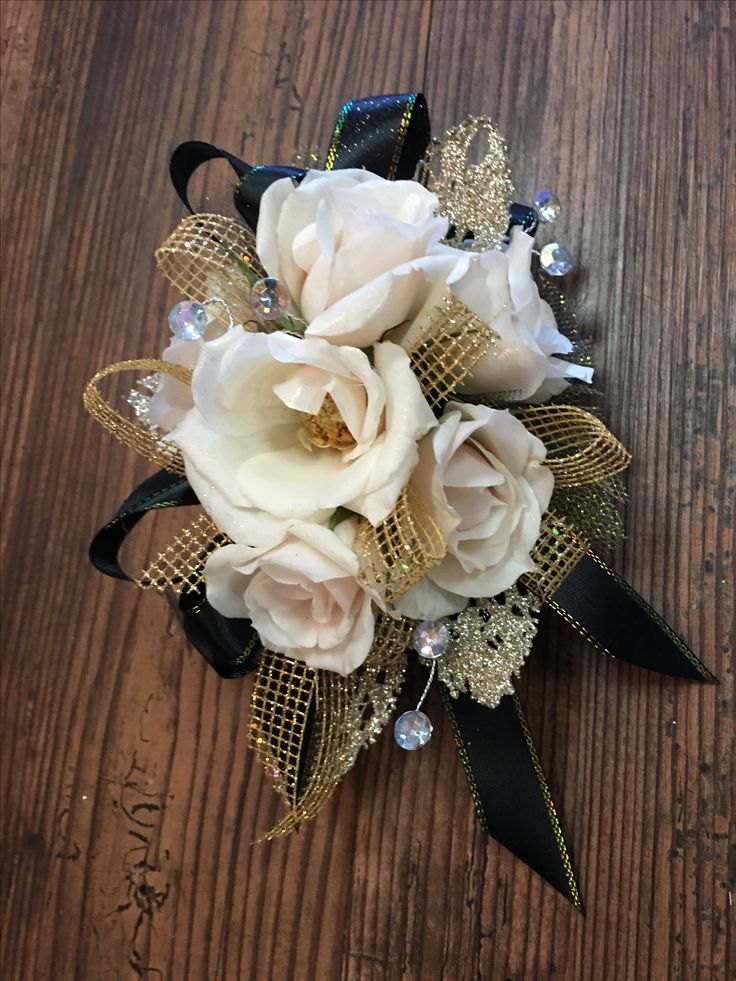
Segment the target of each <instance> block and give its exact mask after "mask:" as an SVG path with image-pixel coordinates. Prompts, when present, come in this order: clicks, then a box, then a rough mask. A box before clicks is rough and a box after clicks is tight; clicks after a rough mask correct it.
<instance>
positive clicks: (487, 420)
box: [149, 170, 591, 674]
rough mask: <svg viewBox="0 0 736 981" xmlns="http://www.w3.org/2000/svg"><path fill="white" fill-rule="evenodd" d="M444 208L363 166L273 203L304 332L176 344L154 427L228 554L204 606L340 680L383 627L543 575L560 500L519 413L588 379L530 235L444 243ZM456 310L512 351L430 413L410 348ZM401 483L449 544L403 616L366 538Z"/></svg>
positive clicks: (287, 191) (281, 266) (269, 260)
mask: <svg viewBox="0 0 736 981" xmlns="http://www.w3.org/2000/svg"><path fill="white" fill-rule="evenodd" d="M437 210H438V202H437V198H436V197H435V196H434V195H433V194H432V193H430V192H429V191H428V190H427V189H426V188H424V187H423V186H422V185H421V184H419V183H416V182H414V181H401V180H399V181H387V180H384V179H383V178H381V177H378V176H376V175H374V174H371V173H369V172H367V171H363V170H338V171H335V172H321V171H310V172H308V173H307V175H306V176H305V177H304V179H303V180H302V182H301V183H300V184H299V185H298V186H295V185H294V183H293V182H292V181H291V180H290V179H288V178H285V179H282V180H277V181H276V182H275V183H273V184H272V185H271V186H270V188H269V189H268V190H267V191H266V193H265V194H264V195H263V198H262V201H261V207H260V216H259V221H258V229H257V240H256V244H257V251H258V255H259V258H260V261H261V262H262V264H263V266H264V268H265V269H266V270H267V272H268V275H269V276H271V277H274V278H276V279H278V280H279V281H280V282H281V283H282V284H283V285H284V286H285V287H286V289H287V290H288V293H289V298H290V310H289V312H290V314H292V315H294V316H295V317H298V318H300V319H301V320H303V321H304V322H305V323H306V328H305V330H304V333H303V335H302V336H298V335H296V334H293V333H289V332H286V331H283V330H274V331H272V332H270V333H265V332H263V333H261V332H253V331H248V330H244V329H242V328H235V329H230V330H226V331H224V332H223V330H222V329H221V328H219V327H218V326H216V324H215V322H214V321H213V322H212V323H211V324H210V327H209V328H208V330H207V332H206V333H205V335H204V336H203V337H202V338H201V339H200V340H193V341H182V340H179V339H174V341H173V342H172V344H171V345H170V347H169V348H168V349H167V351H166V352H164V358H165V359H166V360H168V361H171V362H174V363H178V364H183V365H189V366H192V367H193V369H194V370H193V375H192V383H191V387H189V386H187V385H185V384H183V383H182V382H181V381H177V380H174V379H171V378H165V379H163V380H162V382H161V384H160V388H159V390H158V392H157V393H156V395H155V396H154V398H153V400H152V402H151V405H150V409H149V414H150V418H151V420H152V421H153V422H154V423H156V424H157V425H159V426H160V427H161V428H163V429H165V430H166V431H167V433H168V437H167V438H168V439H170V440H171V441H173V443H174V444H175V445H176V446H177V447H178V449H179V450H180V451H181V454H182V457H183V460H184V463H185V467H186V475H187V478H188V480H189V482H190V484H191V486H192V488H193V489H194V491H195V493H196V494H197V496H198V498H199V500H200V502H201V504H202V506H203V508H204V509H205V510H206V511H207V513H208V514H209V515H210V517H211V518H212V520H213V521H214V523H215V524H216V525H217V527H218V528H219V529H220V530H221V531H222V532H223V533H224V534H225V535H227V536H228V538H229V539H230V543H229V544H227V545H225V546H223V547H221V548H219V549H217V550H216V551H215V552H214V553H213V554H212V555H211V556H210V558H209V559H208V562H207V565H206V568H205V580H206V587H207V596H208V599H209V601H210V603H211V604H212V605H213V606H214V607H215V609H216V610H218V611H219V612H220V613H222V614H223V615H225V616H229V617H247V618H249V619H250V620H251V621H252V623H253V625H254V627H255V628H256V630H257V631H258V633H259V635H260V638H261V640H262V642H263V644H264V646H266V647H268V648H270V649H271V650H273V651H276V652H279V653H281V654H284V655H286V656H288V657H292V658H296V659H299V660H302V661H304V662H306V663H307V664H308V665H310V666H312V667H315V668H327V669H329V670H333V671H336V672H339V673H340V674H348V673H349V672H351V671H353V670H355V669H356V668H357V667H359V666H360V665H361V664H362V662H363V661H364V660H365V658H366V657H367V655H368V654H369V652H370V650H371V645H372V642H373V631H374V621H375V617H376V612H377V610H378V609H381V610H384V611H385V612H387V613H389V614H401V615H403V616H407V617H410V618H416V619H436V618H438V617H441V616H445V615H448V614H451V613H457V612H459V611H461V610H462V609H464V608H465V607H466V606H467V604H468V603H469V601H471V600H472V599H473V598H478V597H488V596H494V595H497V594H498V593H500V592H501V591H503V590H504V589H507V588H508V587H509V586H511V585H512V584H513V583H514V582H515V581H516V580H517V579H518V578H519V576H520V575H522V574H523V573H525V572H528V571H531V570H532V569H533V563H532V561H531V558H530V553H531V551H532V548H533V546H534V544H535V542H536V540H537V538H538V536H539V531H540V522H541V517H542V514H543V513H544V511H545V510H546V508H547V506H548V504H549V500H550V496H551V494H552V489H553V477H552V473H551V471H550V470H549V468H548V467H546V466H545V464H544V460H545V449H544V445H543V444H542V443H541V442H540V440H539V439H537V438H536V437H535V436H533V435H532V434H531V433H530V432H528V431H527V429H526V428H525V427H524V425H523V424H522V422H521V421H519V419H517V418H516V417H515V416H514V415H512V414H511V413H510V412H509V411H508V409H498V408H490V407H489V406H488V405H487V404H477V403H476V401H475V400H476V399H477V397H478V395H481V394H482V395H483V397H484V398H483V402H493V401H496V403H498V401H499V400H500V399H501V398H502V397H503V398H508V397H509V396H510V394H513V397H514V398H516V399H517V400H523V401H525V402H542V401H544V400H546V399H548V398H550V397H552V396H553V395H557V394H559V393H560V392H561V391H562V390H563V389H564V388H565V387H566V386H567V385H568V383H569V380H570V379H572V378H576V379H580V380H584V381H589V380H590V374H591V372H590V369H589V368H585V367H582V366H579V365H575V364H573V363H571V362H570V361H568V360H564V359H562V358H560V357H559V355H568V354H569V353H570V351H571V344H570V341H569V339H568V338H566V337H565V336H564V335H563V334H561V333H560V332H559V331H558V329H557V326H556V324H555V318H554V315H553V313H552V310H551V309H550V307H549V306H548V305H547V304H546V303H545V302H544V301H543V300H542V299H541V298H540V295H539V291H538V289H537V286H536V284H535V281H534V279H533V277H532V274H531V249H532V239H531V238H530V237H529V236H528V235H526V234H525V233H524V232H523V231H521V230H520V229H518V228H515V229H514V230H513V233H512V235H511V238H510V241H509V243H508V245H507V247H506V248H505V249H504V250H500V249H495V250H490V251H487V252H481V253H476V252H470V251H465V250H463V249H459V248H453V247H451V246H450V245H448V244H447V243H446V241H445V239H446V236H447V233H448V221H447V219H445V218H442V217H438V215H437ZM447 296H453V297H455V298H456V299H457V300H459V301H460V302H462V303H463V304H464V305H465V306H466V307H467V308H468V309H469V310H470V311H472V313H473V314H475V316H476V317H478V318H480V320H482V321H483V322H484V323H486V324H488V325H489V326H490V327H491V328H492V330H493V331H494V332H495V335H496V336H497V338H498V342H497V343H496V344H495V345H494V347H493V348H492V350H491V351H490V352H489V353H488V354H487V355H485V356H484V357H483V358H482V359H481V360H479V361H478V363H477V364H476V365H475V366H474V368H473V371H472V372H471V373H470V374H469V375H468V376H467V377H466V378H465V379H464V380H463V382H462V384H461V386H460V390H459V391H457V392H456V393H455V396H454V399H455V400H453V401H449V402H447V403H446V404H445V405H444V406H443V407H442V410H441V414H440V415H439V416H437V415H436V414H435V412H433V411H432V408H431V407H430V404H429V402H428V401H427V398H426V397H425V393H424V392H423V390H422V387H421V385H420V382H419V380H418V379H417V377H416V375H415V373H414V371H413V370H412V362H411V360H410V357H409V354H408V353H407V350H406V348H405V338H407V337H408V336H410V335H411V328H412V325H413V324H414V323H415V322H416V321H417V318H420V317H422V316H423V315H425V314H426V312H427V310H429V309H432V308H433V307H435V306H436V305H437V303H438V301H439V300H440V299H441V298H444V297H447ZM407 485H409V486H410V487H411V488H412V490H413V492H414V493H415V494H416V495H417V497H418V498H420V499H421V500H422V502H423V504H424V506H425V507H426V508H427V510H428V511H429V513H430V514H431V516H432V519H433V520H434V522H435V523H436V525H437V527H438V528H439V529H440V531H441V534H442V537H443V539H444V541H445V542H446V546H447V548H446V553H445V555H444V558H442V560H441V561H440V562H439V563H438V564H436V565H435V566H434V567H433V568H431V569H430V570H429V571H428V572H427V574H426V575H425V576H424V577H423V578H422V579H421V580H420V581H419V582H418V583H416V585H414V587H413V588H412V589H411V590H410V591H409V592H407V593H406V594H405V595H403V596H402V597H401V598H400V599H399V600H398V601H396V602H395V603H394V604H393V605H389V604H387V602H386V599H385V597H384V596H382V595H380V594H379V592H377V591H376V590H375V589H374V588H372V587H371V586H370V585H369V581H368V580H367V579H366V577H364V576H361V570H360V567H359V565H360V563H359V560H358V556H357V555H356V551H355V547H354V546H355V536H356V529H357V528H358V524H359V522H361V521H363V522H369V523H370V525H372V526H374V527H378V526H379V525H380V524H381V523H382V522H384V521H385V520H386V518H387V517H388V516H389V515H390V514H391V512H392V510H393V509H394V508H395V506H396V505H397V501H398V500H399V497H400V495H401V493H402V491H403V490H404V488H406V487H407Z"/></svg>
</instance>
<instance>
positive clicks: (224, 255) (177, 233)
mask: <svg viewBox="0 0 736 981" xmlns="http://www.w3.org/2000/svg"><path fill="white" fill-rule="evenodd" d="M156 262H157V264H158V268H159V269H160V270H161V272H162V274H163V275H164V276H165V277H166V279H167V280H168V281H169V282H170V283H171V285H172V286H173V287H174V288H175V289H176V290H177V291H178V292H180V293H183V294H184V296H186V297H187V298H188V299H190V300H196V301H197V302H199V303H203V302H204V301H205V300H209V299H210V298H211V297H213V296H220V297H222V299H223V300H224V301H225V302H226V303H227V305H228V306H229V307H230V310H231V312H232V315H233V318H234V319H235V321H236V323H243V324H245V323H249V322H253V323H256V322H257V318H256V315H255V313H254V311H253V308H252V307H251V305H250V302H249V301H248V294H249V291H250V286H251V285H252V283H254V282H255V281H256V280H259V279H262V278H263V277H264V276H265V275H266V273H265V270H264V269H263V267H262V266H261V264H260V262H259V260H258V256H257V254H256V247H255V236H254V235H253V232H251V230H250V229H249V228H247V227H246V226H245V225H242V224H241V223H240V222H237V221H235V220H234V219H232V218H225V217H223V216H222V215H208V214H201V215H188V216H187V217H186V218H182V220H181V221H180V222H179V224H178V225H177V226H176V228H175V229H174V231H173V232H172V233H171V234H170V235H169V236H168V238H167V239H166V240H165V241H164V242H163V244H162V245H161V246H160V247H159V248H158V249H157V250H156ZM211 312H212V315H213V316H214V317H216V318H218V319H219V320H220V321H221V323H223V324H224V325H226V326H227V325H228V323H229V321H228V317H227V313H226V312H225V311H224V310H223V309H222V308H221V307H220V305H219V304H213V305H212V307H211Z"/></svg>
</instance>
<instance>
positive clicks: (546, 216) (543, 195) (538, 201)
mask: <svg viewBox="0 0 736 981" xmlns="http://www.w3.org/2000/svg"><path fill="white" fill-rule="evenodd" d="M534 210H535V211H536V212H537V217H538V218H539V220H540V221H544V222H553V221H557V219H558V218H559V217H560V199H559V198H558V197H557V195H556V194H555V193H554V192H553V191H548V190H546V189H545V190H542V191H537V193H536V194H535V195H534Z"/></svg>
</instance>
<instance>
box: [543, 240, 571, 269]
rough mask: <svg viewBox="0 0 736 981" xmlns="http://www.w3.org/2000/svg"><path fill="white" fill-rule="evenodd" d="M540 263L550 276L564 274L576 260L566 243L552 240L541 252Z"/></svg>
mask: <svg viewBox="0 0 736 981" xmlns="http://www.w3.org/2000/svg"><path fill="white" fill-rule="evenodd" d="M539 264H540V266H541V267H542V269H543V270H544V271H545V272H546V273H547V275H548V276H564V275H566V274H567V273H569V272H570V270H571V269H572V267H573V266H574V265H575V260H574V259H573V257H572V256H571V255H570V253H569V252H568V251H567V249H566V248H565V246H564V245H560V243H559V242H550V243H549V245H545V247H544V248H543V249H542V251H541V252H540V253H539Z"/></svg>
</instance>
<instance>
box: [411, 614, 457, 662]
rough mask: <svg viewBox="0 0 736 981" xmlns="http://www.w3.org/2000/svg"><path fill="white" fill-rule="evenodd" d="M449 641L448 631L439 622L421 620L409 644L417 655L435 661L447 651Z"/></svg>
mask: <svg viewBox="0 0 736 981" xmlns="http://www.w3.org/2000/svg"><path fill="white" fill-rule="evenodd" d="M449 639H450V631H449V630H448V629H447V627H446V626H445V624H444V623H443V622H442V621H441V620H422V622H421V623H418V624H417V626H416V627H415V628H414V633H413V634H412V637H411V642H412V645H413V647H414V650H415V651H416V652H417V654H419V655H420V656H421V657H426V658H427V659H428V660H430V661H435V660H437V658H438V657H442V655H443V654H444V653H445V651H446V650H447V643H448V641H449Z"/></svg>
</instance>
